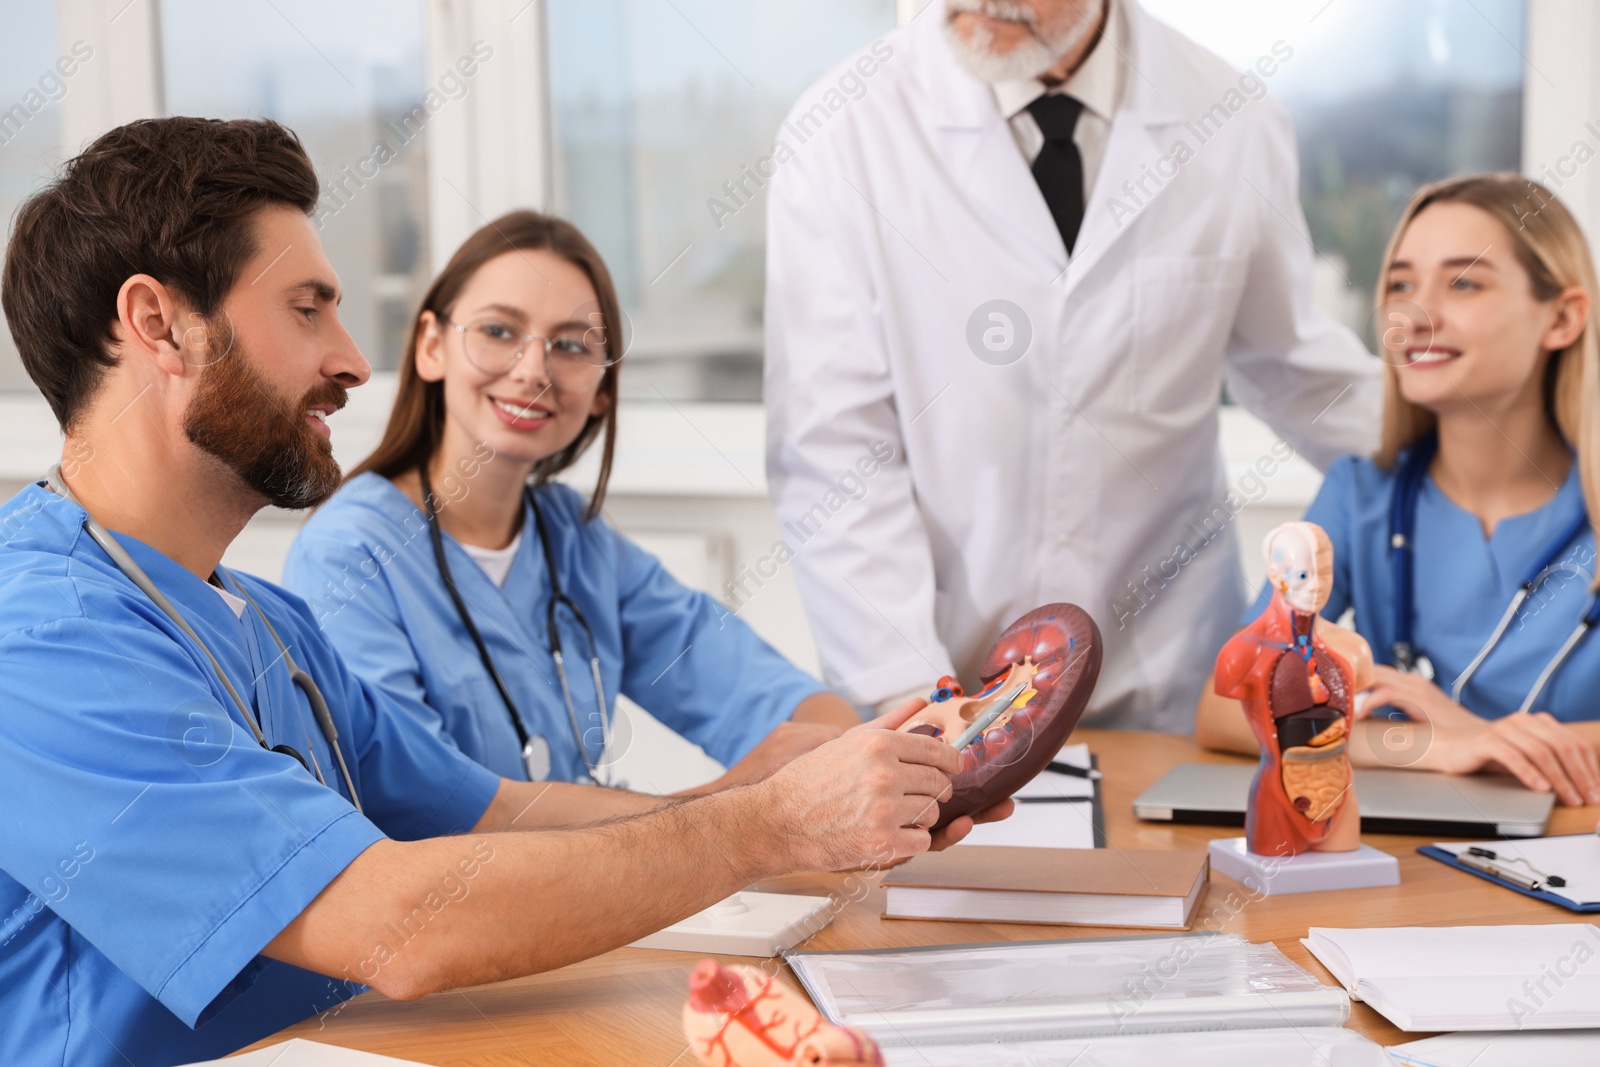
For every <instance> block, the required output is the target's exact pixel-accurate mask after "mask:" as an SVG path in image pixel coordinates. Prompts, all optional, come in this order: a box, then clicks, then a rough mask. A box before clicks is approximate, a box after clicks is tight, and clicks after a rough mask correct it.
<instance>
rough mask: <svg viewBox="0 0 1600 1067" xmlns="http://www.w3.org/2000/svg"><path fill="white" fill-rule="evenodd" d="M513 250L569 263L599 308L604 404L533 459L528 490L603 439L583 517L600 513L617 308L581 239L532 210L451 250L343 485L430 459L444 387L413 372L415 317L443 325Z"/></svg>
mask: <svg viewBox="0 0 1600 1067" xmlns="http://www.w3.org/2000/svg"><path fill="white" fill-rule="evenodd" d="M517 251H545V252H550V253H551V254H553V255H557V256H560V257H561V258H562V259H564V260H566V261H567V262H569V263H571V264H572V265H573V266H575V267H577V268H578V269H579V270H581V271H583V272H584V273H585V274H586V275H588V277H589V284H591V285H592V286H594V292H595V298H596V300H598V301H599V304H600V317H601V325H602V327H603V329H604V330H605V336H606V359H607V363H608V366H607V367H606V372H605V377H604V378H602V379H601V380H600V390H599V395H600V396H602V397H604V398H605V399H606V404H605V405H604V407H603V409H602V411H601V413H600V414H598V415H590V416H589V418H588V420H587V421H586V422H585V423H584V424H583V429H582V431H580V432H579V434H578V436H577V437H576V438H574V439H573V441H572V443H571V444H569V445H567V447H566V448H563V449H562V450H561V451H560V452H557V453H556V454H555V455H552V456H546V457H545V458H544V459H541V460H540V461H539V462H538V464H536V465H535V466H534V468H533V483H534V484H535V485H542V484H543V483H545V482H546V481H548V480H549V479H550V478H551V477H553V476H554V475H555V474H557V473H558V472H560V471H564V470H566V469H567V468H568V467H570V466H572V465H573V464H574V463H576V462H577V461H578V457H579V456H581V455H583V453H584V452H585V450H587V449H588V447H589V446H590V445H591V444H593V443H594V439H595V438H596V437H598V436H600V435H601V433H602V432H603V433H604V434H605V443H604V445H603V446H602V450H601V454H600V476H599V478H597V479H596V480H595V486H594V493H593V494H592V495H591V496H590V497H589V508H588V511H587V512H586V514H585V518H586V519H593V518H594V517H595V516H597V515H599V514H600V506H601V504H602V503H604V501H605V496H606V483H607V482H609V481H610V480H611V460H612V457H613V455H614V454H615V452H616V444H617V372H618V371H619V370H620V369H621V360H622V354H623V347H624V343H625V339H624V337H623V320H622V308H621V305H620V304H619V303H618V302H617V288H616V286H615V285H614V284H612V281H611V272H610V271H608V270H607V269H606V265H605V261H604V260H602V259H601V258H600V253H599V252H597V251H595V247H594V245H592V244H590V243H589V239H588V238H586V237H584V236H583V234H582V233H581V232H579V230H578V228H577V227H576V226H574V225H572V223H570V222H567V221H566V220H565V219H558V218H554V217H552V216H550V215H541V214H540V213H539V212H537V211H513V212H511V213H510V214H507V215H502V216H500V217H499V218H498V219H495V220H494V221H493V222H491V223H489V224H487V225H486V226H484V227H483V228H482V229H480V230H478V232H476V233H474V234H473V235H472V236H471V237H468V238H467V239H466V241H465V242H464V243H463V244H462V245H461V247H460V248H458V249H456V254H455V255H453V256H451V257H450V262H449V263H446V264H445V266H444V270H442V271H440V272H439V276H438V277H437V278H435V279H434V280H433V284H432V285H431V286H430V287H429V288H428V292H427V295H426V296H424V297H423V298H422V306H421V307H419V308H417V313H416V315H415V316H414V318H413V320H412V324H411V339H410V340H409V341H408V342H407V343H406V350H405V353H404V355H403V357H402V358H401V360H400V368H399V374H400V388H399V391H398V393H397V394H396V396H395V400H394V410H393V411H391V412H390V413H389V425H388V426H387V427H386V428H385V429H384V431H383V440H382V441H380V442H379V443H378V447H377V448H375V449H373V452H372V455H370V456H368V457H367V458H366V459H364V460H362V461H361V462H360V463H359V464H358V465H357V466H356V468H355V469H354V470H352V471H351V472H350V474H349V475H348V477H347V478H346V480H347V481H348V480H349V479H350V478H354V477H355V476H356V475H358V474H365V473H367V472H368V471H371V472H373V473H374V474H381V475H382V476H383V477H385V478H388V479H391V480H393V479H395V478H397V477H400V476H401V475H403V474H407V473H409V472H411V471H414V470H416V469H418V468H419V467H421V466H422V465H423V464H425V463H427V462H428V461H429V460H431V459H433V456H434V453H435V452H437V451H438V450H439V442H440V441H441V440H442V438H443V436H444V382H442V381H438V382H430V381H426V380H424V379H423V378H422V376H421V375H419V374H418V373H417V344H418V343H419V341H420V340H421V338H422V313H423V312H425V311H431V312H433V314H434V316H435V317H436V318H440V319H443V318H446V317H447V316H448V315H449V314H450V310H451V308H452V307H454V305H455V302H456V300H457V299H458V298H459V297H460V296H461V290H463V289H465V288H466V287H467V283H468V282H470V281H471V280H472V278H473V276H474V275H475V274H477V273H478V270H479V269H480V268H481V267H483V265H484V264H485V263H488V262H489V261H490V260H491V259H494V258H495V257H496V256H500V255H504V254H505V253H507V252H517Z"/></svg>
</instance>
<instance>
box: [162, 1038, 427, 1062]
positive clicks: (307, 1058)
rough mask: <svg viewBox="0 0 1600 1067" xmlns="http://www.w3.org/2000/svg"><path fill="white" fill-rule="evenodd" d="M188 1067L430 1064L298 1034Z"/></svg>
mask: <svg viewBox="0 0 1600 1067" xmlns="http://www.w3.org/2000/svg"><path fill="white" fill-rule="evenodd" d="M188 1067H427V1065H426V1064H423V1063H418V1062H417V1061H415V1060H397V1059H393V1058H391V1057H389V1056H379V1055H377V1054H376V1053H372V1052H357V1051H355V1050H354V1049H348V1048H339V1047H338V1046H337V1045H324V1044H322V1043H321V1042H320V1041H306V1040H304V1039H302V1038H298V1037H297V1038H294V1039H292V1040H289V1041H280V1042H279V1043H278V1044H276V1045H268V1046H267V1047H266V1048H263V1049H257V1050H256V1051H254V1052H247V1053H245V1054H244V1055H243V1056H232V1057H230V1058H228V1059H225V1060H206V1061H205V1062H204V1063H191V1064H189V1065H188Z"/></svg>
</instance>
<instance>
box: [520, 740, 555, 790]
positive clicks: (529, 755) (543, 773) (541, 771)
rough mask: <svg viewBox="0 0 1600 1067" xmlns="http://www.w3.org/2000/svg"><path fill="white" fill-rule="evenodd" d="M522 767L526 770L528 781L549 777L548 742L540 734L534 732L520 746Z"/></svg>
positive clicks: (539, 780)
mask: <svg viewBox="0 0 1600 1067" xmlns="http://www.w3.org/2000/svg"><path fill="white" fill-rule="evenodd" d="M522 769H523V770H525V771H527V772H528V781H530V782H542V781H544V780H545V779H546V778H549V777H550V742H548V741H546V740H545V739H544V737H543V735H541V734H534V735H533V736H531V737H529V738H528V740H527V741H526V742H525V743H524V744H523V746H522Z"/></svg>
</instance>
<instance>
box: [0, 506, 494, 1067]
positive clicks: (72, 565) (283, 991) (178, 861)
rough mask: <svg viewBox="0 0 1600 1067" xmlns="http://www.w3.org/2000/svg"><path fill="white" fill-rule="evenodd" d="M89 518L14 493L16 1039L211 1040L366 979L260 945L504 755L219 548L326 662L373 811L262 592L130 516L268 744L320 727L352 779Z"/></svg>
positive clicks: (1, 687)
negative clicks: (174, 547)
mask: <svg viewBox="0 0 1600 1067" xmlns="http://www.w3.org/2000/svg"><path fill="white" fill-rule="evenodd" d="M83 519H84V512H83V509H82V508H79V507H78V506H77V505H75V504H71V503H68V502H67V501H66V500H64V499H62V498H61V497H58V496H56V495H55V494H54V493H51V492H49V491H48V490H47V489H45V488H43V487H42V486H40V485H32V486H29V487H27V488H25V489H24V490H23V491H22V492H21V493H19V494H18V495H17V496H15V497H13V498H12V499H11V500H10V501H9V502H8V503H6V504H5V505H4V506H3V507H0V820H3V827H4V828H3V830H0V1020H3V1021H0V1063H3V1064H7V1065H8V1067H10V1065H40V1067H43V1065H47V1064H48V1065H51V1067H61V1065H71V1067H83V1065H90V1067H93V1065H99V1064H106V1065H111V1064H116V1065H122V1067H125V1065H126V1064H129V1063H134V1064H139V1065H141V1067H143V1065H146V1064H149V1065H164V1064H175V1063H187V1062H191V1061H194V1060H203V1059H211V1058H214V1057H217V1056H221V1055H223V1054H225V1053H228V1052H231V1051H233V1050H235V1049H238V1048H240V1047H242V1046H244V1045H246V1044H249V1043H250V1042H252V1041H256V1040H259V1039H260V1038H262V1037H265V1036H267V1035H269V1034H272V1033H274V1032H275V1031H277V1030H279V1029H281V1028H283V1027H284V1026H287V1025H289V1024H291V1023H293V1022H296V1021H298V1020H301V1019H304V1018H306V1017H308V1016H310V1015H312V1014H315V1013H316V1012H319V1011H321V1010H323V1009H325V1008H328V1007H330V1006H332V1005H334V1004H336V1003H338V1002H340V1001H342V1000H344V999H346V998H348V997H350V996H352V995H354V994H355V993H358V992H360V991H361V989H362V987H361V986H360V985H359V984H356V980H355V979H353V978H348V977H346V976H339V977H336V978H329V977H326V976H323V975H320V974H313V973H311V972H309V971H303V970H300V969H298V968H295V967H291V966H289V965H287V964H284V963H279V962H276V961H273V960H268V959H266V958H264V957H262V956H260V955H259V953H260V952H261V950H262V948H263V947H264V946H265V945H266V944H267V942H269V941H271V940H272V938H274V937H275V936H277V934H278V933H279V932H281V931H282V930H283V928H284V927H285V926H287V925H288V924H289V923H290V922H291V921H292V920H293V919H294V918H295V917H296V916H297V915H299V914H300V912H301V911H302V910H304V908H305V907H306V905H307V904H309V903H310V902H311V900H312V899H313V898H314V897H315V896H316V895H317V894H318V893H319V892H321V891H322V889H323V888H324V887H325V886H326V885H327V884H328V883H329V882H330V881H332V880H333V878H334V876H335V875H337V874H338V873H339V872H340V871H342V870H343V869H344V868H345V867H346V866H347V865H348V864H349V863H350V862H351V861H352V860H353V859H355V857H356V856H357V855H359V854H360V853H361V852H362V851H364V850H365V849H366V848H367V847H368V846H370V845H372V844H373V843H374V842H376V841H378V840H380V839H382V838H383V837H385V836H386V835H387V836H389V837H391V838H397V839H418V838H425V837H433V836H438V835H442V834H447V833H453V832H459V831H462V830H465V829H469V828H470V827H472V826H473V825H474V824H475V823H476V822H477V821H478V819H479V818H480V817H481V816H482V814H483V812H484V810H485V809H486V808H487V807H488V805H489V802H490V800H491V799H492V798H493V796H494V793H495V790H496V789H497V788H498V787H499V779H498V778H497V777H496V776H495V775H493V774H491V773H489V772H488V771H486V770H484V769H483V768H482V767H479V766H478V765H477V764H475V763H473V762H472V761H470V760H467V759H464V758H462V757H461V755H460V754H459V753H457V752H455V751H454V750H452V749H450V748H448V747H446V746H444V745H440V744H439V743H438V742H437V741H436V740H435V739H434V737H433V736H432V735H431V734H430V733H429V732H428V731H426V730H423V729H421V728H419V727H418V726H417V724H416V722H415V720H414V719H413V718H412V717H411V716H409V715H407V714H405V713H403V712H400V711H398V710H397V709H396V708H394V707H393V705H392V702H391V698H389V697H388V696H387V695H386V694H384V693H383V692H382V691H380V690H378V689H376V688H375V687H370V686H368V685H367V684H366V683H364V682H362V681H360V680H359V679H357V678H356V676H355V675H353V674H352V673H350V672H349V671H348V670H347V669H346V668H345V666H344V664H343V663H342V662H341V661H340V659H339V656H338V654H337V653H336V652H335V651H334V649H333V647H332V645H330V644H329V643H328V641H327V639H326V638H325V637H324V636H323V635H322V634H321V632H320V631H319V630H318V629H317V626H316V623H315V622H314V621H313V619H312V617H311V613H310V612H309V611H308V610H307V608H306V606H305V604H304V603H303V602H302V601H301V600H300V599H299V598H297V597H294V596H291V595H289V594H287V593H285V592H283V591H282V590H280V589H278V588H277V587H275V586H273V585H270V584H268V583H266V582H263V581H260V580H259V579H256V578H251V577H247V576H244V575H237V574H232V573H227V574H223V573H222V572H219V577H221V579H222V581H223V582H224V584H225V585H226V584H228V583H231V582H236V583H238V585H240V586H243V587H244V588H245V589H246V590H247V591H248V592H249V593H250V595H251V596H252V597H254V598H255V600H256V603H258V604H259V605H260V606H261V610H262V611H264V612H265V613H266V614H267V616H268V618H269V619H270V621H271V623H272V626H273V627H274V628H275V629H276V630H277V632H278V634H279V636H280V637H282V638H283V640H284V642H285V643H286V644H287V645H288V647H289V650H290V652H291V653H292V654H293V656H294V658H295V659H296V661H298V663H299V664H300V666H301V667H302V668H303V669H304V670H305V671H307V672H308V673H309V674H310V675H311V677H312V678H313V679H315V680H316V682H317V683H318V686H319V688H321V690H322V692H323V694H324V696H325V698H326V699H327V701H328V704H329V705H330V707H331V708H332V711H333V716H334V719H335V721H336V724H337V727H338V733H339V740H340V748H341V749H342V750H343V753H344V757H345V760H346V762H347V763H348V764H349V767H350V772H351V775H352V777H353V778H354V779H355V783H356V788H357V791H358V792H359V794H360V796H361V800H362V803H363V804H364V805H365V807H366V814H365V815H364V816H363V815H361V814H359V813H357V812H356V810H355V808H354V807H353V806H352V805H351V803H350V801H349V800H348V799H347V798H346V796H345V795H344V786H343V782H342V779H341V778H340V777H339V774H338V771H337V770H336V769H335V764H334V762H333V760H332V758H331V757H332V753H331V752H330V751H329V749H328V747H327V743H326V741H325V740H324V738H323V735H322V733H321V732H320V731H319V730H318V728H317V723H316V720H315V718H314V717H313V716H312V714H311V710H310V705H309V703H308V702H307V701H306V699H305V698H304V697H303V696H302V695H301V694H300V692H299V690H298V689H297V688H296V687H295V686H294V685H293V683H292V682H291V681H290V679H289V673H288V669H287V667H286V666H285V665H284V664H283V663H281V662H279V659H280V657H279V652H278V646H277V645H276V644H275V643H274V642H273V640H272V638H271V636H270V635H269V634H268V633H267V631H266V630H265V628H264V627H263V625H262V622H261V619H260V617H259V616H258V615H257V614H256V612H255V611H254V609H250V608H247V609H246V610H245V611H244V613H243V616H242V617H240V616H237V615H235V614H234V611H233V609H232V608H231V607H230V606H229V605H228V604H226V603H224V602H223V599H222V598H221V597H220V596H218V595H217V591H216V589H215V588H213V587H211V586H209V585H208V584H207V583H205V582H203V581H201V580H200V579H199V578H196V577H195V576H194V575H193V574H191V573H190V572H188V571H186V570H184V569H183V568H182V567H180V566H178V565H177V564H176V563H174V562H173V561H172V560H170V559H168V558H167V557H165V556H163V555H161V554H160V553H158V552H156V551H155V550H153V549H151V548H150V547H148V546H147V545H144V544H142V543H140V542H138V541H136V540H134V539H132V538H129V537H124V536H122V535H120V534H117V535H115V536H116V537H117V540H119V541H120V542H121V543H122V544H123V545H124V546H125V547H126V548H127V550H128V552H129V553H130V554H131V555H132V556H133V558H134V559H135V560H136V561H137V562H138V563H139V564H140V565H141V566H142V567H143V568H144V569H145V571H146V572H147V573H148V574H149V575H150V577H151V579H152V580H153V581H154V582H155V583H156V585H157V586H158V587H159V588H160V589H161V590H162V591H163V592H164V593H165V594H166V595H167V597H168V599H170V600H171V601H172V603H173V605H174V607H176V608H177V610H178V611H179V612H180V613H182V614H183V616H184V617H185V618H186V619H187V620H188V622H189V624H190V625H191V626H192V627H193V628H194V630H195V631H196V632H197V633H198V634H199V635H200V636H201V637H202V638H203V639H204V641H205V643H206V644H207V645H208V646H209V647H210V649H211V651H212V653H213V654H214V655H215V656H216V657H217V659H218V661H219V662H220V663H221V664H222V667H223V669H224V670H225V671H226V672H227V674H228V677H229V678H230V680H231V681H232V683H233V685H234V688H235V689H236V690H237V691H238V692H239V694H240V695H241V696H242V697H243V698H244V699H245V700H247V701H249V702H250V703H251V705H252V706H253V710H254V711H255V714H256V715H257V717H258V718H259V720H260V722H261V726H262V729H263V732H264V733H265V734H266V737H267V740H268V742H269V744H280V743H281V744H288V745H291V746H293V747H294V748H295V749H297V750H299V751H300V752H301V753H302V754H307V753H309V752H315V754H316V760H317V762H318V763H319V764H320V765H321V767H322V769H323V773H324V775H325V776H326V777H327V778H328V780H329V782H331V783H333V784H334V785H335V786H336V788H331V789H330V788H327V787H325V786H323V785H321V784H319V783H318V782H317V781H316V779H315V778H313V777H312V775H311V774H310V773H309V772H308V771H306V770H305V769H303V768H302V767H301V765H300V764H299V763H297V762H296V761H294V760H293V759H291V758H290V757H288V756H286V755H283V754H280V753H275V752H269V751H267V750H265V749H263V748H262V747H260V745H258V744H257V743H256V741H255V738H254V736H253V735H252V734H251V732H250V730H249V727H248V725H247V724H246V722H245V721H244V720H243V718H242V717H241V716H240V713H239V711H238V709H237V708H236V707H235V705H234V704H233V701H232V700H231V698H229V697H228V695H227V692H226V690H224V689H223V687H222V685H221V683H220V681H218V679H217V677H216V675H215V673H214V672H213V670H212V668H211V665H210V663H209V661H208V660H207V659H206V658H205V654H204V653H203V652H202V651H201V649H200V648H199V647H198V646H197V645H196V644H195V643H194V642H193V641H191V640H190V639H189V638H188V637H187V636H185V635H184V634H183V633H182V631H181V630H179V629H178V628H177V627H176V626H175V625H174V624H173V623H172V622H171V621H170V620H169V619H168V618H167V617H166V615H164V614H163V613H162V612H161V610H160V609H159V608H157V607H156V606H155V605H154V604H153V603H152V602H151V601H150V600H149V599H148V598H147V597H146V596H145V595H144V594H143V593H141V592H140V591H139V590H138V588H137V587H135V586H134V584H133V583H132V582H131V581H129V580H128V579H127V578H126V577H125V576H123V574H122V573H121V572H120V571H119V570H117V568H116V565H115V564H113V563H112V562H111V560H110V559H109V558H108V557H107V556H106V554H105V552H104V551H103V550H102V549H101V548H100V547H99V546H98V545H96V544H95V543H94V542H93V541H92V540H90V538H89V536H88V535H87V534H86V533H84V532H83V530H82V522H83ZM235 588H236V587H235ZM367 977H370V976H367Z"/></svg>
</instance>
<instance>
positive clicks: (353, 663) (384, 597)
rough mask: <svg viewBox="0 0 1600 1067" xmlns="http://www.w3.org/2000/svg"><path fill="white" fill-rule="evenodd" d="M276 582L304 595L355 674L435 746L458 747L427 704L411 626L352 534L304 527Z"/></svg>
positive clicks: (384, 574) (381, 570)
mask: <svg viewBox="0 0 1600 1067" xmlns="http://www.w3.org/2000/svg"><path fill="white" fill-rule="evenodd" d="M347 536H348V535H347ZM369 572H371V574H372V576H371V577H368V574H369ZM283 584H284V585H285V586H287V587H288V588H290V589H293V590H296V591H298V592H300V593H301V594H302V595H305V596H306V602H307V605H308V606H309V607H310V609H311V614H312V617H313V619H314V621H315V622H316V625H317V626H318V628H319V629H320V630H321V631H322V634H323V636H325V637H326V638H327V639H328V640H329V641H331V642H332V643H333V645H334V647H335V648H337V649H338V651H339V655H340V656H341V657H342V658H343V660H344V662H345V665H346V666H347V667H349V668H350V670H351V671H352V672H353V673H354V674H356V676H358V677H359V678H363V679H365V680H367V681H369V682H372V683H374V688H375V689H377V690H381V691H383V692H385V693H388V694H389V695H390V696H391V697H392V698H393V700H394V702H395V705H396V707H398V708H399V709H400V710H401V711H403V712H404V713H405V714H406V715H409V716H411V717H412V718H413V719H415V720H416V721H417V722H419V723H421V724H422V726H423V727H425V728H426V729H427V730H428V732H429V733H431V734H432V735H433V736H434V738H435V739H436V740H437V741H438V742H439V743H440V744H442V745H445V746H447V747H449V748H458V747H459V746H457V744H456V739H455V738H454V737H453V736H452V735H451V734H450V731H449V730H447V729H446V728H445V723H444V717H443V716H442V715H440V714H439V713H438V712H437V711H436V710H434V708H433V705H431V704H429V703H428V691H427V686H426V685H425V684H424V682H423V677H422V661H421V659H420V658H419V657H418V655H417V649H416V645H415V644H414V643H413V641H412V635H411V633H410V631H409V630H407V629H406V627H405V625H404V624H403V623H402V622H401V621H400V608H399V605H398V604H396V603H395V597H394V587H393V586H392V585H391V584H390V573H389V571H388V569H387V568H385V567H382V566H380V565H379V564H378V561H377V560H376V559H375V558H374V556H373V555H372V554H371V553H370V552H369V551H368V549H367V548H366V546H364V545H363V544H361V543H360V542H359V541H357V540H356V539H354V538H353V537H350V538H349V539H348V540H339V539H336V538H333V537H326V536H323V535H322V533H321V532H320V531H319V530H317V529H315V528H313V527H309V526H308V527H305V528H303V529H301V531H300V533H299V535H298V536H297V537H296V538H295V539H294V544H293V545H292V546H290V548H289V558H288V560H287V561H286V562H285V563H284V568H283ZM325 587H332V588H333V589H334V590H336V595H329V596H325V597H319V596H316V595H315V594H313V593H312V591H313V590H320V589H323V588H325ZM451 622H452V623H454V620H451ZM457 625H459V624H457Z"/></svg>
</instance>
